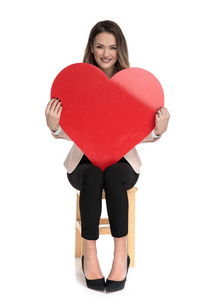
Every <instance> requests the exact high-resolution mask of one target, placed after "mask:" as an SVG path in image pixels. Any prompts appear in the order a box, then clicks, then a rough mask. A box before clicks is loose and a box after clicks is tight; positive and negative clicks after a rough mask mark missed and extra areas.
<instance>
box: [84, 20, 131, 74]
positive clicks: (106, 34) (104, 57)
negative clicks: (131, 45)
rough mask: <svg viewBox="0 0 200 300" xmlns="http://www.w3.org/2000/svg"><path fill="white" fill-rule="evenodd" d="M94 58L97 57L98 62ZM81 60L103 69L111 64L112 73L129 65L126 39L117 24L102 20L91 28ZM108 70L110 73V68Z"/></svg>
mask: <svg viewBox="0 0 200 300" xmlns="http://www.w3.org/2000/svg"><path fill="white" fill-rule="evenodd" d="M91 50H92V51H91ZM96 58H97V59H98V58H99V60H98V63H99V62H100V64H98V63H97V61H96ZM110 59H111V61H110ZM83 62H84V63H89V64H93V65H95V66H98V67H100V68H101V69H102V70H104V71H105V69H108V68H109V67H110V66H111V65H113V66H114V73H116V72H118V71H121V70H123V69H127V68H129V67H130V63H129V59H128V47H127V43H126V39H125V37H124V34H123V32H122V30H121V28H120V27H119V25H118V24H116V23H115V22H113V21H102V22H98V23H97V24H96V25H95V26H94V27H93V28H92V30H91V32H90V35H89V39H88V43H87V46H86V49H85V54H84V58H83ZM109 71H110V72H109V73H111V70H109ZM114 73H113V74H112V75H114ZM108 75H110V74H108ZM112 75H111V77H112ZM109 77H110V76H109Z"/></svg>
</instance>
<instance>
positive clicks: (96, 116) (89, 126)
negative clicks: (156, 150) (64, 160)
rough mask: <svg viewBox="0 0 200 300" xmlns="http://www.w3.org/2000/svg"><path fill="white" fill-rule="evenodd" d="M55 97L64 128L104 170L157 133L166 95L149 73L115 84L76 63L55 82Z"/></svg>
mask: <svg viewBox="0 0 200 300" xmlns="http://www.w3.org/2000/svg"><path fill="white" fill-rule="evenodd" d="M51 97H58V98H59V100H61V102H62V105H63V109H62V114H61V119H60V126H61V127H62V129H63V130H64V131H65V132H66V134H67V135H68V136H69V137H70V138H71V139H72V140H73V141H74V143H75V144H76V145H77V146H78V147H79V148H80V149H81V150H82V151H83V152H84V153H85V155H86V156H87V157H88V158H89V159H90V160H91V162H92V163H93V164H94V165H96V166H98V167H100V168H101V169H102V170H104V169H105V168H106V167H107V166H109V165H111V164H113V163H116V162H117V161H118V160H119V159H120V158H122V157H123V156H124V155H125V154H126V153H128V152H129V151H130V150H131V149H132V148H133V147H135V146H136V145H137V144H138V143H140V142H141V141H142V140H143V139H144V138H145V137H146V136H147V135H148V134H149V133H150V132H151V131H152V130H153V129H154V127H155V113H156V110H157V108H159V107H162V106H163V105H164V94H163V89H162V87H161V85H160V83H159V81H158V80H157V79H156V77H155V76H154V75H153V74H151V73H150V72H148V71H146V70H143V69H139V68H129V69H125V70H122V71H120V72H118V73H116V74H115V75H114V76H113V77H112V78H111V80H109V79H108V78H107V76H106V75H105V74H104V72H103V71H101V70H100V69H99V68H97V67H95V66H93V65H90V64H85V63H78V64H73V65H70V66H68V67H67V68H65V69H63V70H62V71H61V72H60V73H59V74H58V75H57V77H56V78H55V80H54V82H53V85H52V89H51Z"/></svg>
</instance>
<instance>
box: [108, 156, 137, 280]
mask: <svg viewBox="0 0 200 300" xmlns="http://www.w3.org/2000/svg"><path fill="white" fill-rule="evenodd" d="M138 177H139V175H138V174H137V173H135V171H134V170H133V169H132V167H131V166H130V165H129V164H128V163H127V162H126V161H125V160H124V161H121V162H118V163H116V164H114V165H111V166H109V167H108V168H106V170H105V171H104V188H105V193H106V204H107V210H108V216H109V221H110V227H111V234H112V236H113V237H114V245H115V250H114V260H113V265H112V269H111V272H110V275H109V276H108V279H109V280H114V281H121V280H124V278H125V276H126V271H127V234H128V196H127V190H128V189H130V188H131V187H133V186H134V185H135V183H136V182H137V180H138Z"/></svg>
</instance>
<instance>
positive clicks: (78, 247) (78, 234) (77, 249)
mask: <svg viewBox="0 0 200 300" xmlns="http://www.w3.org/2000/svg"><path fill="white" fill-rule="evenodd" d="M79 197H80V196H79V194H78V193H77V194H76V240H75V257H81V254H82V238H81V232H80V231H79V229H78V228H77V221H78V220H80V219H81V217H80V209H79Z"/></svg>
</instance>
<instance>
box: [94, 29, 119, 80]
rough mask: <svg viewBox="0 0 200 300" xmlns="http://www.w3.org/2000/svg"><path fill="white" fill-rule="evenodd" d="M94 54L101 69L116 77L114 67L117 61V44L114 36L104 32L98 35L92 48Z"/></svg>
mask: <svg viewBox="0 0 200 300" xmlns="http://www.w3.org/2000/svg"><path fill="white" fill-rule="evenodd" d="M91 50H92V53H94V58H95V60H96V62H97V65H98V66H99V68H100V69H101V70H102V71H104V72H105V73H112V72H113V74H112V75H114V67H115V63H116V61H117V42H116V38H115V36H114V35H113V34H111V33H108V32H103V33H100V34H98V35H97V36H96V37H95V39H94V42H93V45H92V46H91Z"/></svg>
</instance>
